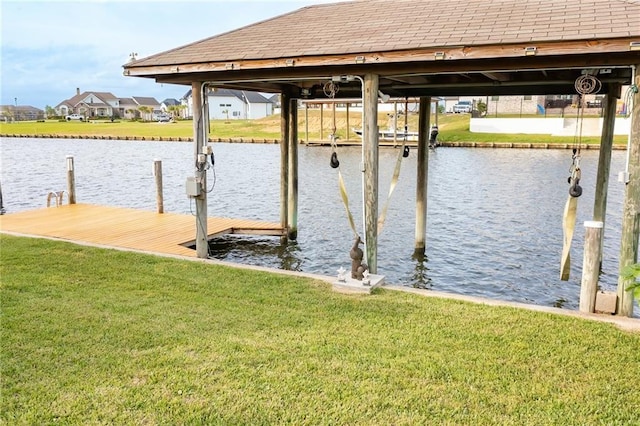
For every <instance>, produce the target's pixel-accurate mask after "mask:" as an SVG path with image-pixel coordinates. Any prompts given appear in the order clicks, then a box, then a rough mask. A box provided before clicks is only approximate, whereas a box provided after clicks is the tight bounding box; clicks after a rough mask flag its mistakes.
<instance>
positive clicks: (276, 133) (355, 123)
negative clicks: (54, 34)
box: [0, 110, 627, 145]
mask: <svg viewBox="0 0 640 426" xmlns="http://www.w3.org/2000/svg"><path fill="white" fill-rule="evenodd" d="M308 117H309V119H308V121H309V126H308V127H309V139H310V140H312V141H318V140H325V141H326V140H328V137H329V134H330V132H331V127H332V115H331V113H330V112H329V111H325V113H324V114H323V117H322V120H321V118H320V112H319V111H318V110H310V111H309V113H308ZM469 118H470V116H469V115H468V114H446V115H442V116H440V118H439V120H438V124H439V130H440V134H439V136H438V138H439V140H440V141H442V142H507V143H509V142H513V143H517V142H524V143H549V144H573V143H575V140H574V139H575V138H574V137H573V136H570V137H566V136H551V135H526V134H497V133H471V132H470V131H469ZM399 121H400V122H399V127H403V126H404V120H403V119H402V118H401V119H400V120H399ZM378 123H379V126H380V127H381V128H387V127H388V126H389V118H388V117H387V114H386V113H381V114H380V116H379V119H378ZM360 125H361V119H360V114H359V113H357V112H351V113H350V114H349V126H348V127H349V128H354V127H356V128H359V127H360ZM408 126H409V129H413V130H415V129H417V128H418V117H417V115H416V114H410V116H409V120H408ZM321 127H322V129H323V131H322V133H321V132H320V129H321ZM348 127H347V120H346V113H345V112H337V113H336V128H337V134H338V136H339V137H340V138H341V139H342V140H347V139H349V138H350V139H352V140H358V137H357V136H356V135H355V134H354V133H352V132H351V133H350V134H349V135H348V136H349V137H347V130H348ZM306 129H307V124H306V115H305V112H304V110H301V111H300V112H299V123H298V135H299V138H300V139H306V138H307V134H306ZM0 134H17V135H83V136H84V135H90V136H93V135H96V136H112V137H125V136H129V137H132V136H138V137H156V138H157V137H163V138H178V137H182V138H189V137H192V136H193V123H192V122H191V121H188V120H187V121H177V122H175V123H155V122H132V121H119V122H114V123H111V122H110V121H91V122H89V123H83V122H76V121H72V122H60V121H57V120H55V121H54V120H50V121H45V122H36V121H26V122H16V123H2V122H0ZM210 137H212V138H221V139H229V138H233V139H239V138H243V139H245V140H251V139H256V140H271V141H273V140H279V139H280V116H279V115H272V116H269V117H266V118H263V119H260V120H228V121H227V120H212V123H211V132H210ZM582 143H587V144H596V145H597V144H599V143H600V138H599V137H591V136H590V137H583V138H582ZM614 143H615V144H621V145H626V143H627V137H626V136H624V135H617V136H615V137H614Z"/></svg>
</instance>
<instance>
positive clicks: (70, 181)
mask: <svg viewBox="0 0 640 426" xmlns="http://www.w3.org/2000/svg"><path fill="white" fill-rule="evenodd" d="M75 169H76V167H75V164H74V162H73V156H72V155H67V195H68V196H69V204H75V203H76V171H75Z"/></svg>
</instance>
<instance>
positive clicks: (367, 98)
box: [362, 74, 379, 274]
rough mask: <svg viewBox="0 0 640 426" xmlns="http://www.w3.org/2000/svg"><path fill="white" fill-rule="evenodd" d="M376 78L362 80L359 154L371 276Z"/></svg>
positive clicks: (375, 219) (374, 266)
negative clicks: (361, 119) (361, 126)
mask: <svg viewBox="0 0 640 426" xmlns="http://www.w3.org/2000/svg"><path fill="white" fill-rule="evenodd" d="M378 81H379V80H378V75H376V74H365V76H364V96H363V99H364V104H363V105H362V113H363V128H362V132H363V135H362V152H363V166H364V170H363V183H362V189H363V191H364V194H363V197H364V200H363V209H364V227H365V238H364V244H365V252H366V259H367V265H368V266H369V271H370V272H371V273H372V274H376V273H377V271H378V162H379V155H378Z"/></svg>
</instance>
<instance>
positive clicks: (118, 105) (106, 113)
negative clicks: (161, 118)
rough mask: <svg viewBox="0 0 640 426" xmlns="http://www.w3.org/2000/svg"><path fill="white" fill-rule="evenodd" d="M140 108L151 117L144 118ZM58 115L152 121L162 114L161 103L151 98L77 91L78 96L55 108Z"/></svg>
mask: <svg viewBox="0 0 640 426" xmlns="http://www.w3.org/2000/svg"><path fill="white" fill-rule="evenodd" d="M140 107H148V108H149V109H150V112H149V113H148V114H149V117H142V114H141V112H140ZM54 109H55V111H56V114H57V115H60V116H65V115H69V114H81V115H84V116H85V117H87V118H98V117H117V118H126V119H133V118H143V119H149V120H150V119H151V114H153V113H154V112H160V111H161V108H160V103H159V102H158V101H157V100H156V99H155V98H151V97H145V96H133V97H131V98H118V97H116V96H115V95H114V94H113V93H110V92H92V91H90V92H82V93H81V92H80V89H79V88H77V89H76V95H75V96H74V97H72V98H70V99H67V100H64V101H62V102H60V103H59V104H58V105H56V107H55V108H54Z"/></svg>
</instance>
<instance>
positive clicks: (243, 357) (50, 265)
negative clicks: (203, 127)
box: [0, 235, 640, 425]
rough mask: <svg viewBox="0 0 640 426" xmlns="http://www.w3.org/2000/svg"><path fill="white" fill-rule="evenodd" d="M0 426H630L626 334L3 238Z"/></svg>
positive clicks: (638, 395)
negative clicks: (435, 425)
mask: <svg viewBox="0 0 640 426" xmlns="http://www.w3.org/2000/svg"><path fill="white" fill-rule="evenodd" d="M0 244H1V245H0V247H1V249H2V251H1V256H2V262H1V264H0V272H1V276H2V282H1V286H2V287H1V289H2V311H1V315H2V317H1V319H2V329H1V332H2V337H1V338H2V352H1V364H0V365H1V367H0V368H1V369H2V371H1V372H2V384H1V386H2V399H1V402H0V408H1V409H0V412H1V414H0V419H1V422H2V423H3V424H7V425H9V424H11V425H15V424H18V425H19V424H52V423H60V424H83V425H91V424H233V425H240V424H252V425H272V424H295V425H305V424H350V425H359V424H362V425H364V424H367V425H368V424H394V425H416V424H438V425H441V424H443V425H444V424H474V425H475V424H482V425H540V424H545V425H554V424H556V425H584V424H590V425H631V424H640V410H639V404H640V391H639V390H638V389H639V388H638V374H637V367H638V365H640V352H639V351H638V348H639V347H640V335H638V334H632V333H628V332H623V331H620V330H618V329H616V328H614V327H613V326H611V325H608V324H602V323H597V322H590V321H585V320H580V319H576V318H570V317H563V316H555V315H551V314H545V313H539V312H531V311H525V310H517V309H512V308H500V307H488V306H483V305H474V304H469V303H463V302H459V301H452V300H440V299H432V298H424V297H419V296H416V295H411V294H406V293H401V292H394V291H389V290H381V291H378V292H376V293H375V294H374V295H369V296H362V295H358V296H356V295H342V294H337V293H333V292H332V291H331V290H330V289H329V287H328V285H326V284H324V283H319V282H316V281H312V280H310V279H303V278H296V277H291V276H284V275H277V274H269V273H263V272H256V271H248V270H242V269H235V268H230V267H224V266H216V265H207V264H202V263H196V262H189V261H181V260H176V259H167V258H160V257H153V256H149V255H142V254H133V253H126V252H120V251H115V250H104V249H97V248H89V247H82V246H77V245H73V244H69V243H63V242H54V241H48V240H39V239H28V238H19V237H13V236H8V235H0Z"/></svg>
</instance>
